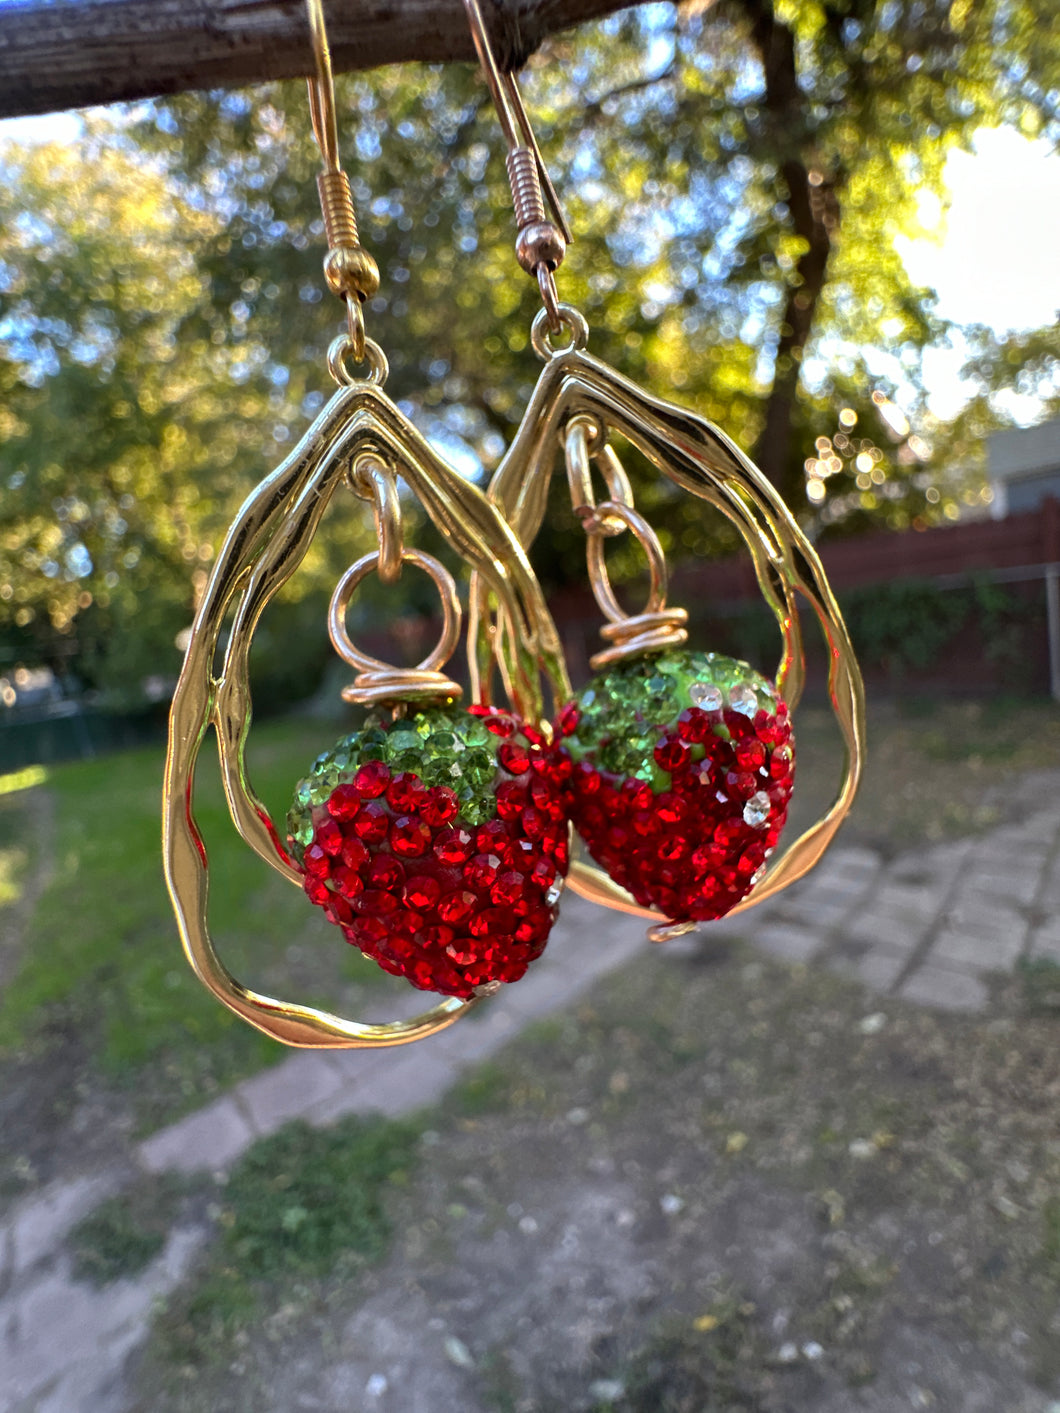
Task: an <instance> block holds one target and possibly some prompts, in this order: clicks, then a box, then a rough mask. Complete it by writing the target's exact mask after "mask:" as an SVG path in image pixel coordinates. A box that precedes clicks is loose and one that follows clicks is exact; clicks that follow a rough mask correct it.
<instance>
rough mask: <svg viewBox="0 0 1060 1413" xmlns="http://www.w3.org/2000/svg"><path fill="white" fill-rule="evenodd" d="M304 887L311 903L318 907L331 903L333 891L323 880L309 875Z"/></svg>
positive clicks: (303, 884) (306, 877)
mask: <svg viewBox="0 0 1060 1413" xmlns="http://www.w3.org/2000/svg"><path fill="white" fill-rule="evenodd" d="M302 887H303V888H304V889H305V894H306V897H307V898H308V899H309V901H310V902H311V903H316V904H317V906H318V907H322V906H323V905H324V904H325V903H330V902H331V889H330V888H329V887H328V885H327V884H326V883H325V882H324V880H323V879H322V878H314V877H313V875H312V874H311V873H307V874H306V876H305V879H304V881H303V883H302Z"/></svg>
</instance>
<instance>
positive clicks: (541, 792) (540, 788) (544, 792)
mask: <svg viewBox="0 0 1060 1413" xmlns="http://www.w3.org/2000/svg"><path fill="white" fill-rule="evenodd" d="M530 798H531V800H533V802H534V804H535V805H536V806H537V807H538V809H539V810H551V809H552V807H553V806H554V805H555V803H556V792H555V790H553V788H552V786H551V785H550V784H549V782H548V780H546V779H545V778H544V777H543V776H540V775H539V776H537V777H536V778H535V779H534V780H532V781H531V782H530Z"/></svg>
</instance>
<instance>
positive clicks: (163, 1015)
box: [0, 722, 382, 1127]
mask: <svg viewBox="0 0 1060 1413" xmlns="http://www.w3.org/2000/svg"><path fill="white" fill-rule="evenodd" d="M332 731H333V728H330V727H328V726H326V725H325V726H323V727H321V726H320V725H318V724H314V723H305V722H279V723H269V724H267V725H265V726H264V727H261V728H258V729H257V731H256V732H255V734H254V736H253V737H252V740H251V748H250V751H249V753H248V754H249V761H250V768H251V774H252V779H253V781H254V784H255V787H256V788H257V790H258V791H259V792H260V794H261V796H262V797H263V798H264V800H265V801H266V803H267V804H268V806H269V808H270V810H271V811H272V812H273V816H274V818H277V819H278V820H281V821H282V819H283V817H284V814H285V812H286V809H287V806H288V804H289V801H290V796H291V793H292V791H293V788H294V785H295V783H296V782H297V781H298V779H299V778H300V776H301V775H302V774H303V773H304V771H305V769H306V767H307V765H308V764H309V763H310V762H311V761H312V759H313V757H314V755H315V754H316V753H317V751H318V750H319V749H320V748H321V747H322V746H324V745H326V744H328V743H329V742H330V739H331V736H332ZM162 766H163V761H162V752H161V750H157V749H151V750H137V751H130V752H127V753H124V754H120V755H114V756H108V757H106V758H105V759H100V760H96V761H88V762H78V763H76V764H69V765H64V766H60V767H57V768H55V769H54V770H52V771H51V772H50V773H49V779H48V782H47V786H46V788H47V789H49V790H50V791H52V793H53V796H54V799H55V805H56V810H55V814H56V821H57V823H56V838H55V839H54V841H53V844H52V846H51V847H52V850H53V855H54V864H55V872H54V877H53V879H52V881H51V884H50V886H49V887H48V888H47V890H46V891H45V893H44V895H43V896H42V897H41V899H40V901H39V903H38V904H37V907H36V908H35V910H34V913H33V916H32V917H31V918H30V919H29V922H28V924H27V931H26V936H25V939H24V945H23V948H22V955H21V958H20V961H19V965H18V968H17V970H16V972H15V974H14V976H13V977H12V979H11V981H10V983H9V984H8V986H7V987H6V988H5V990H4V992H3V995H2V996H0V1058H2V1057H4V1056H5V1055H6V1056H7V1057H9V1058H10V1057H12V1056H13V1055H15V1054H17V1053H19V1052H20V1051H21V1052H24V1051H26V1050H27V1049H28V1050H33V1051H39V1049H40V1047H41V1046H42V1045H43V1046H45V1047H46V1046H47V1045H48V1044H49V1043H53V1042H51V1041H50V1040H49V1035H50V1033H51V1032H53V1031H56V1030H59V1031H61V1030H62V1029H63V1028H64V1027H66V1028H69V1027H75V1028H76V1029H77V1030H78V1032H79V1034H81V1035H87V1036H88V1037H89V1040H90V1046H91V1048H92V1050H93V1058H94V1060H95V1061H96V1063H97V1064H98V1066H99V1068H100V1069H101V1070H102V1072H103V1074H104V1075H105V1076H106V1077H108V1078H109V1079H110V1080H111V1081H114V1082H116V1083H118V1084H120V1085H123V1086H125V1087H127V1088H128V1089H130V1090H131V1091H135V1092H136V1094H137V1102H138V1103H139V1105H140V1118H141V1122H142V1123H143V1124H144V1126H146V1127H150V1126H152V1125H153V1124H155V1123H158V1122H163V1121H166V1120H168V1119H171V1118H173V1117H175V1116H176V1114H177V1113H179V1112H180V1111H181V1109H186V1108H189V1107H193V1106H194V1105H195V1104H197V1103H201V1102H204V1100H205V1099H207V1098H209V1097H210V1096H211V1094H212V1093H214V1092H216V1091H217V1089H218V1088H220V1087H223V1086H224V1085H227V1084H229V1083H232V1082H233V1081H234V1080H236V1079H238V1078H240V1077H242V1076H243V1075H246V1074H248V1073H251V1072H253V1071H254V1070H256V1069H258V1068H260V1067H261V1066H262V1065H264V1064H267V1063H269V1062H270V1061H272V1060H275V1059H279V1058H281V1056H282V1055H283V1053H284V1051H283V1050H282V1048H281V1047H280V1046H278V1045H276V1044H275V1043H274V1042H272V1041H270V1040H268V1039H266V1037H264V1036H263V1035H261V1034H260V1033H259V1032H258V1031H256V1030H253V1029H252V1028H250V1027H249V1026H247V1025H245V1024H244V1023H243V1022H242V1021H240V1020H238V1019H237V1018H236V1017H235V1016H233V1015H232V1014H231V1013H230V1012H228V1011H227V1010H225V1009H224V1008H223V1007H222V1006H220V1005H218V1003H217V1002H216V1001H215V1000H214V999H213V998H212V997H211V996H209V995H208V993H207V992H206V991H205V989H204V988H203V987H202V986H201V984H200V983H199V982H198V981H197V980H196V979H195V978H194V976H193V974H192V972H191V970H190V969H189V968H188V966H187V965H186V963H185V962H184V959H183V957H182V955H181V951H180V944H179V938H178V935H177V929H176V924H175V921H174V918H173V913H172V910H171V908H170V904H169V900H168V897H167V895H166V890H165V886H164V883H163V879H162V869H161V852H160V838H161V833H160V831H161V825H160V793H161V778H162ZM200 775H201V777H202V778H201V783H200V786H199V788H198V790H197V795H196V815H197V818H198V820H199V824H200V827H201V829H202V831H203V834H204V837H205V839H206V844H207V848H208V850H209V855H210V870H211V888H210V917H209V925H210V931H211V935H212V936H213V938H214V940H215V943H216V944H217V946H218V948H219V950H220V952H221V955H222V958H223V959H224V960H225V962H226V964H227V965H228V966H229V967H230V968H231V970H232V971H233V972H234V974H235V975H236V976H238V977H239V978H240V980H243V981H246V982H248V983H249V984H251V985H255V986H260V987H263V989H266V990H273V994H277V992H278V994H281V995H285V996H291V997H293V999H299V1000H303V999H304V1000H308V1001H310V1002H315V1003H317V1004H320V1003H324V1004H328V1003H331V1004H337V1003H338V1002H341V1001H344V1000H345V1001H346V1002H351V1001H352V1002H353V1003H354V1004H355V1003H356V998H357V995H359V991H360V989H361V988H363V987H364V986H369V987H370V986H371V985H373V984H374V982H375V980H376V977H377V975H378V976H379V977H381V976H382V974H381V973H377V969H376V968H374V967H371V966H369V965H368V964H366V963H365V962H364V961H363V959H362V958H360V956H359V955H353V953H352V949H350V948H348V947H347V946H346V945H345V944H344V943H343V942H342V939H341V937H339V936H338V934H337V933H336V932H335V930H334V929H333V928H330V927H328V925H327V923H326V922H325V921H324V920H323V919H322V918H318V915H317V913H316V910H314V909H312V908H310V907H309V905H308V904H307V902H306V900H305V898H304V896H302V894H301V893H300V891H299V890H297V889H295V888H292V887H291V886H290V884H288V883H286V882H285V881H284V880H283V879H282V878H280V877H279V875H277V874H275V873H273V871H272V870H270V869H269V868H268V867H267V866H266V865H265V864H264V863H263V862H262V861H261V860H259V859H258V858H257V856H256V855H254V854H253V853H252V852H251V851H250V849H249V848H247V846H246V845H245V844H243V842H242V841H241V840H240V839H239V838H238V836H237V835H236V834H235V831H234V829H233V828H232V825H231V823H230V821H229V819H228V816H227V810H226V807H225V804H224V798H223V794H222V791H221V787H220V781H219V779H218V773H217V769H216V762H215V756H214V753H213V750H212V742H207V745H206V747H204V750H203V755H202V768H201V770H200ZM13 798H14V799H17V796H16V797H13ZM314 929H316V934H315V936H314ZM305 938H308V939H310V940H309V941H308V942H305V944H304V945H303V946H302V948H301V950H300V951H299V949H298V948H297V947H295V952H294V953H293V954H292V952H291V950H290V949H291V947H292V943H293V942H297V941H298V940H300V939H305ZM292 955H293V956H294V970H295V971H296V973H297V977H296V981H298V982H301V984H302V988H303V989H302V992H301V994H300V993H299V991H298V988H297V986H296V985H291V984H288V983H289V981H290V978H289V976H288V972H289V971H290V969H291V968H290V966H289V963H290V962H291V957H292ZM354 1013H355V1014H356V1012H354ZM57 1018H59V1019H60V1021H61V1024H60V1025H59V1026H58V1027H56V1025H55V1022H56V1019H57Z"/></svg>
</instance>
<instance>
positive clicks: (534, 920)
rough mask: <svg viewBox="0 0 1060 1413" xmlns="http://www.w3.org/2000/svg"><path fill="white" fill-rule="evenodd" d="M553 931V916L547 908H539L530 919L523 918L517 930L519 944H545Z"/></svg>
mask: <svg viewBox="0 0 1060 1413" xmlns="http://www.w3.org/2000/svg"><path fill="white" fill-rule="evenodd" d="M551 931H552V915H551V913H549V912H548V911H547V910H546V909H545V908H539V909H537V911H536V912H533V913H531V914H530V916H529V917H525V918H523V920H522V922H521V923H520V924H519V926H518V927H517V928H516V929H515V937H516V940H517V941H519V942H543V941H544V940H545V938H546V937H547V936H548V934H549V933H550V932H551Z"/></svg>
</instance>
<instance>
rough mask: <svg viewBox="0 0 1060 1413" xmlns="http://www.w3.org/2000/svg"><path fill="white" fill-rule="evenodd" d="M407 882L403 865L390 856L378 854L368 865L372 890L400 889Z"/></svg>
mask: <svg viewBox="0 0 1060 1413" xmlns="http://www.w3.org/2000/svg"><path fill="white" fill-rule="evenodd" d="M404 881H405V869H404V867H403V865H402V864H401V863H400V862H399V861H398V860H397V859H395V858H393V857H391V855H390V854H376V856H375V858H374V859H373V860H372V862H371V863H370V864H369V865H368V883H369V884H370V886H371V887H372V888H389V889H391V890H393V889H395V888H400V887H401V885H402V883H404Z"/></svg>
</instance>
